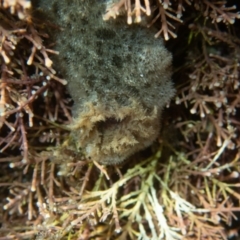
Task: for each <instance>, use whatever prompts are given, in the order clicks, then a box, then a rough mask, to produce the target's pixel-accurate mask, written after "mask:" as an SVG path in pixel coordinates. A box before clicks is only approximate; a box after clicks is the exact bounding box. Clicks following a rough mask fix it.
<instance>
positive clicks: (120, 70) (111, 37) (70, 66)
mask: <svg viewBox="0 0 240 240" xmlns="http://www.w3.org/2000/svg"><path fill="white" fill-rule="evenodd" d="M44 2H46V5H45V4H44ZM104 2H105V1H94V0H84V1H82V0H78V1H76V0H75V1H67V0H62V1H57V0H50V1H44V0H42V1H40V6H42V7H43V9H44V10H45V11H49V12H50V14H51V16H52V18H53V19H54V21H55V23H57V24H58V25H60V26H61V28H62V29H63V31H62V32H60V33H58V34H57V35H56V39H57V50H59V51H60V61H59V66H58V70H60V71H61V73H62V74H63V75H64V77H65V78H66V79H67V80H68V87H69V91H70V93H71V95H72V97H73V99H74V108H73V115H74V117H75V121H74V124H73V125H72V128H73V130H74V132H73V134H72V135H73V138H74V139H76V141H77V142H78V146H79V147H81V148H82V149H83V150H84V151H85V153H86V155H87V156H88V157H91V158H93V160H96V161H99V162H101V163H105V164H113V163H118V162H121V161H122V160H124V159H125V158H127V157H128V156H130V155H131V154H133V153H135V152H136V151H138V150H140V149H142V148H144V147H147V146H149V145H150V144H151V143H152V142H153V141H154V139H156V137H157V135H158V133H159V128H160V116H161V111H162V108H163V107H164V106H165V104H166V102H168V101H169V100H170V99H171V97H172V96H173V94H174V90H173V87H172V83H171V81H170V79H171V54H170V53H169V52H168V51H167V50H166V49H165V47H164V45H163V41H162V40H161V39H154V38H153V35H152V33H151V32H149V31H148V30H147V29H143V28H142V27H140V26H127V25H126V24H125V23H123V21H122V20H121V19H120V20H118V21H110V22H104V21H103V20H102V15H103V14H104V12H105V8H106V6H105V3H104ZM46 9H48V10H46Z"/></svg>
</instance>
